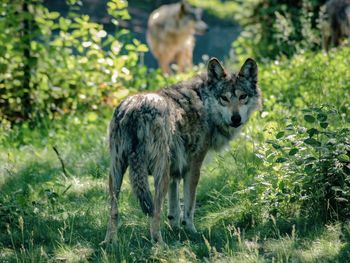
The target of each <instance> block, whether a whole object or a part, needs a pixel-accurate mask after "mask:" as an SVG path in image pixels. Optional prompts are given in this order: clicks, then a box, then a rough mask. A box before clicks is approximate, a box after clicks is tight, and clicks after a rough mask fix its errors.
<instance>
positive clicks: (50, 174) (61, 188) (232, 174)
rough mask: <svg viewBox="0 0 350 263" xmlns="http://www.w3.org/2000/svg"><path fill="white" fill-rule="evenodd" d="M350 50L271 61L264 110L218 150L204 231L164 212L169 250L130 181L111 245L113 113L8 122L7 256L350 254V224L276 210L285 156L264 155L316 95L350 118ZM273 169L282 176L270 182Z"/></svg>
mask: <svg viewBox="0 0 350 263" xmlns="http://www.w3.org/2000/svg"><path fill="white" fill-rule="evenodd" d="M349 52H350V50H349V49H343V50H340V51H337V52H333V53H331V54H330V56H328V57H327V56H326V57H325V56H324V55H323V54H321V53H320V54H305V55H303V56H300V57H296V58H294V59H293V60H291V61H280V62H279V63H278V64H277V63H275V64H273V65H263V66H262V70H261V74H260V76H261V82H260V83H261V86H262V89H263V91H264V98H265V106H264V109H263V111H262V112H260V113H257V114H256V115H254V118H253V120H252V121H251V122H250V123H249V125H247V127H246V128H245V129H244V132H243V133H242V135H241V136H240V138H239V139H238V140H236V141H234V142H233V143H232V144H231V146H230V147H229V148H228V149H226V150H224V151H223V152H221V153H218V154H215V153H211V154H210V155H209V156H208V157H207V158H206V161H205V165H204V167H203V170H202V177H201V181H200V184H199V189H198V195H197V209H196V215H195V223H196V225H197V228H198V230H199V231H200V232H199V233H198V234H196V235H190V234H188V233H186V232H185V231H182V230H180V231H172V230H171V229H170V227H169V226H168V225H167V223H166V220H165V219H166V214H165V212H164V213H163V221H162V222H163V223H162V231H163V237H164V240H165V242H166V243H167V244H168V246H167V247H162V246H158V245H153V244H152V243H151V242H150V234H149V223H148V219H147V218H146V217H145V216H144V215H143V214H142V212H141V210H140V208H139V206H138V204H137V201H136V199H135V197H134V196H133V195H132V194H131V188H130V185H129V182H128V179H127V178H125V180H124V183H123V187H122V193H121V200H120V212H121V219H120V222H119V229H118V230H119V231H118V234H119V236H118V243H117V244H112V245H109V246H107V247H101V246H99V243H100V242H101V241H102V240H103V238H104V234H105V230H106V226H107V218H108V195H107V174H108V164H109V157H108V151H107V146H106V129H107V124H108V120H109V117H110V116H111V112H107V113H104V114H101V115H99V118H98V119H97V120H89V119H87V118H84V116H81V117H79V118H77V117H67V119H65V120H60V121H55V122H47V123H43V124H41V126H40V127H37V128H36V129H34V130H32V129H31V128H30V127H27V126H26V125H24V126H22V127H15V128H14V129H12V130H9V129H7V128H6V127H5V126H4V125H3V126H2V127H1V129H2V134H1V135H0V141H1V145H0V149H1V150H0V160H1V162H0V231H1V235H0V261H1V262H47V261H50V262H134V261H137V262H139V261H150V262H197V261H201V262H202V261H203V262H346V261H349V260H350V223H347V222H338V221H333V222H328V223H327V224H324V223H322V222H319V220H317V219H316V218H313V216H312V215H308V216H307V217H306V216H302V215H301V214H300V213H298V210H297V209H296V208H295V207H294V206H293V205H292V204H291V205H290V207H291V208H293V209H295V210H296V212H294V210H293V213H290V214H288V213H286V214H281V213H271V210H270V208H271V206H272V204H271V203H266V202H267V199H266V195H267V193H268V192H267V191H268V190H269V191H270V193H272V194H274V193H275V192H274V189H273V180H275V179H276V177H278V176H280V170H279V166H278V165H276V164H274V165H267V164H266V160H265V158H267V156H263V158H262V157H261V152H262V151H263V149H264V148H265V147H267V146H266V140H268V139H270V138H272V137H274V136H275V134H276V132H277V131H278V130H279V129H280V128H281V127H284V126H285V122H286V121H285V118H284V117H282V116H283V115H293V116H295V117H296V118H299V119H302V115H301V114H300V109H301V108H302V107H306V106H310V105H311V104H312V102H316V103H328V104H332V105H336V107H337V109H339V110H340V111H341V112H343V113H344V114H345V116H348V113H349V101H348V99H347V98H349V90H348V85H349V83H350V82H349V81H350V76H349V71H348V70H347V67H346V65H349V57H350V56H348V54H349ZM340 61H341V64H339V62H340ZM344 65H345V66H344ZM332 70H334V71H332ZM303 76H304V77H303ZM325 79H326V80H327V82H324V80H325ZM320 85H321V86H320ZM293 89H294V90H293ZM316 91H318V92H316ZM301 94H303V96H302V97H301ZM322 94H327V96H325V97H323V96H322ZM320 97H321V98H320ZM259 115H260V116H259ZM261 116H263V117H261ZM344 118H346V117H344ZM347 123H348V122H347ZM347 125H348V124H347ZM53 145H56V146H57V148H58V149H59V152H60V154H61V156H62V158H63V160H64V162H65V165H66V169H67V171H68V176H65V175H64V174H63V172H62V169H61V165H60V162H59V160H58V158H57V156H56V154H55V152H54V151H53V149H52V146H53ZM263 174H269V175H270V177H271V180H270V181H268V180H265V179H264V180H262V179H261V178H262V175H263ZM126 177H127V176H126ZM262 186H264V188H262ZM272 194H271V195H270V196H272ZM268 197H269V196H268ZM275 198H276V199H271V200H270V201H271V202H272V201H276V200H278V198H277V197H275ZM276 202H277V203H276V204H277V205H278V204H279V203H278V201H276ZM277 208H279V207H277ZM163 211H166V204H165V207H164V209H163ZM280 211H283V210H280Z"/></svg>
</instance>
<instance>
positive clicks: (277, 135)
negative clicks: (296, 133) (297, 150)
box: [276, 131, 284, 139]
mask: <svg viewBox="0 0 350 263" xmlns="http://www.w3.org/2000/svg"><path fill="white" fill-rule="evenodd" d="M283 136H284V132H283V131H281V132H279V133H277V134H276V139H281V138H282V137H283Z"/></svg>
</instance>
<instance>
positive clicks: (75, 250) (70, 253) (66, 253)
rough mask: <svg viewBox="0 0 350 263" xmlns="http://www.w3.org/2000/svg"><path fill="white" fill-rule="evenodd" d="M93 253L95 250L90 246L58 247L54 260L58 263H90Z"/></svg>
mask: <svg viewBox="0 0 350 263" xmlns="http://www.w3.org/2000/svg"><path fill="white" fill-rule="evenodd" d="M93 252H94V249H93V248H91V247H89V246H88V245H85V246H84V245H82V244H77V245H75V246H68V245H58V248H57V249H56V250H55V251H54V260H55V261H56V262H88V260H89V258H90V257H91V255H92V253H93Z"/></svg>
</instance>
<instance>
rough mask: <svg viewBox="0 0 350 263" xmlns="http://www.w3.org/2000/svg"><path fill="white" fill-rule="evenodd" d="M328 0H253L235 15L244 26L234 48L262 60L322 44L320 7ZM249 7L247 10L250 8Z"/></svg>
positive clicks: (316, 47)
mask: <svg viewBox="0 0 350 263" xmlns="http://www.w3.org/2000/svg"><path fill="white" fill-rule="evenodd" d="M325 2H326V1H325V0H312V1H307V0H298V1H289V0H284V1H275V0H251V1H246V2H243V3H242V4H241V5H240V6H239V7H240V9H239V10H238V12H237V15H236V16H235V18H236V19H237V21H238V22H239V23H240V24H241V25H242V26H244V28H243V31H242V33H241V35H240V37H239V38H238V40H237V41H235V42H234V43H233V47H234V49H235V51H236V52H237V54H238V55H241V54H249V55H250V56H253V57H256V58H259V59H261V60H262V59H264V58H265V59H275V58H277V57H279V56H287V57H291V56H292V55H293V54H295V53H298V52H301V51H304V50H317V49H319V47H320V46H321V30H320V24H321V23H320V22H321V21H320V17H321V16H320V7H321V6H322V5H323V4H324V3H325ZM247 10H248V11H247Z"/></svg>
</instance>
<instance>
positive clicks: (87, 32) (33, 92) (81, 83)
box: [0, 0, 171, 122]
mask: <svg viewBox="0 0 350 263" xmlns="http://www.w3.org/2000/svg"><path fill="white" fill-rule="evenodd" d="M75 2H76V1H70V2H68V3H69V6H70V8H71V12H70V13H69V15H68V16H67V17H62V16H60V14H59V13H57V12H49V11H48V10H47V9H46V8H45V7H44V6H43V5H42V3H41V1H40V0H22V1H16V2H13V1H3V2H2V3H1V5H0V12H1V14H2V16H3V17H2V19H1V20H0V29H1V31H2V32H4V34H1V39H2V41H0V50H1V52H0V70H1V71H0V87H1V89H0V96H1V97H0V118H1V119H4V118H5V119H8V120H9V121H11V122H16V121H20V120H22V119H28V118H30V119H32V120H34V119H42V118H43V117H46V116H49V117H50V118H52V119H54V118H59V117H60V116H61V115H62V114H65V113H74V112H75V111H78V112H91V116H97V113H94V112H96V111H97V109H98V108H101V105H106V104H107V105H110V106H115V105H116V104H117V103H118V101H120V99H121V98H123V97H125V96H126V95H127V94H128V93H129V92H133V90H140V89H146V88H147V89H149V88H156V87H158V86H159V85H164V84H165V83H167V82H168V80H166V79H165V78H164V77H162V76H161V75H160V73H159V71H153V72H150V73H149V74H148V78H144V77H143V76H144V75H145V74H146V72H147V69H146V67H145V66H143V65H141V64H140V62H139V57H140V56H141V55H142V53H143V52H146V51H147V47H146V46H145V45H144V44H142V43H140V42H139V41H138V40H136V39H130V34H129V31H128V30H125V29H120V28H119V27H118V23H119V21H120V20H123V19H129V18H130V17H129V14H128V12H127V9H126V8H127V2H126V1H122V0H112V1H109V2H108V4H107V10H108V13H109V15H110V16H111V18H112V22H113V23H114V24H115V26H116V29H117V30H116V32H115V33H114V34H112V35H108V34H107V32H106V31H105V30H104V29H103V26H102V25H99V24H97V23H94V22H91V21H90V19H89V17H88V16H86V15H78V14H77V13H75V12H74V10H76V8H77V4H76V3H75ZM23 6H27V9H28V10H22V11H21V12H20V13H18V10H21V9H23ZM27 20H29V22H28V23H30V27H29V28H28V30H27V31H26V32H21V30H18V28H19V29H21V28H22V25H23V24H24V23H25V22H26V21H27ZM22 31H23V30H22ZM23 35H25V38H24V39H28V40H27V41H24V40H23V38H21V36H23ZM5 40H6V41H5ZM24 53H25V54H26V56H24V55H23V54H24ZM27 73H28V74H29V75H28V78H27V79H25V78H24V76H25V75H26V74H27ZM141 76H142V77H141ZM26 81H27V82H28V83H27V87H25V84H26ZM169 81H171V80H169ZM24 102H25V103H24ZM25 113H27V114H25Z"/></svg>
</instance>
